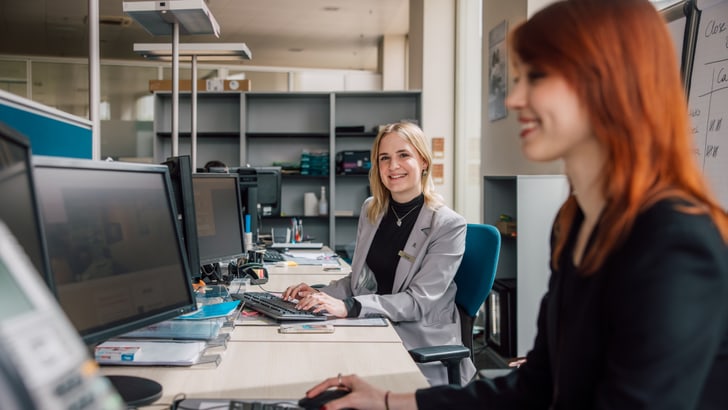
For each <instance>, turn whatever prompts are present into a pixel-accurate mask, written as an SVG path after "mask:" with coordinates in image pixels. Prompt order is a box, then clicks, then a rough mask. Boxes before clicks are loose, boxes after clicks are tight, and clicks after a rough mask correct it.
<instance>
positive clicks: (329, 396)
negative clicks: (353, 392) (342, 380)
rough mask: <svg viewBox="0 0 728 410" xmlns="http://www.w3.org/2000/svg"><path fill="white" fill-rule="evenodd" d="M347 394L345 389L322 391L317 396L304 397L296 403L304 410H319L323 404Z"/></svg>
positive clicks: (347, 391)
mask: <svg viewBox="0 0 728 410" xmlns="http://www.w3.org/2000/svg"><path fill="white" fill-rule="evenodd" d="M347 394H349V390H347V389H334V390H324V391H323V392H321V393H319V394H318V396H314V397H310V398H309V397H304V398H302V399H301V400H299V401H298V405H299V406H300V407H303V408H304V409H305V410H319V409H320V408H321V407H322V406H323V405H324V404H326V403H328V402H330V401H331V400H336V399H338V398H340V397H344V396H346V395H347Z"/></svg>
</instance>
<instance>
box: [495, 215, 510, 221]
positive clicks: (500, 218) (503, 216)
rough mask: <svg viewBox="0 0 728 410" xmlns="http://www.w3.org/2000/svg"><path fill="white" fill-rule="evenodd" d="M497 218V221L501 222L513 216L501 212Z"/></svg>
mask: <svg viewBox="0 0 728 410" xmlns="http://www.w3.org/2000/svg"><path fill="white" fill-rule="evenodd" d="M498 220H499V221H502V222H511V221H513V217H512V216H510V215H506V214H501V215H500V216H499V217H498Z"/></svg>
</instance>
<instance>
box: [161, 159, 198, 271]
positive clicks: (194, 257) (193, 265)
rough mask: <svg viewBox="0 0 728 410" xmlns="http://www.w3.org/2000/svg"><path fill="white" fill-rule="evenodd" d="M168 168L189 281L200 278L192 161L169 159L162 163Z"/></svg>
mask: <svg viewBox="0 0 728 410" xmlns="http://www.w3.org/2000/svg"><path fill="white" fill-rule="evenodd" d="M162 164H163V165H166V166H167V168H169V176H170V178H171V179H172V189H173V192H174V199H175V204H176V205H177V221H178V222H179V223H180V228H181V231H182V239H183V242H184V246H185V250H186V251H187V261H188V264H189V265H190V271H191V273H192V277H191V278H190V279H191V280H193V281H195V279H197V278H198V277H199V276H200V266H201V264H200V249H199V245H198V244H197V219H196V216H195V195H194V191H193V188H192V161H191V160H190V156H189V155H182V156H178V157H170V158H168V159H167V161H165V162H163V163H162Z"/></svg>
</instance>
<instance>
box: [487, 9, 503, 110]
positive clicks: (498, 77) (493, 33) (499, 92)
mask: <svg viewBox="0 0 728 410" xmlns="http://www.w3.org/2000/svg"><path fill="white" fill-rule="evenodd" d="M506 33H507V25H506V21H505V20H503V21H502V22H500V23H499V24H498V25H497V26H495V27H493V29H491V30H490V32H489V33H488V118H489V119H490V120H491V121H495V120H499V119H501V118H505V117H506V115H507V114H508V110H507V109H506V94H507V92H508V87H507V84H508V78H507V76H508V64H507V63H508V59H507V54H506V51H507V49H506Z"/></svg>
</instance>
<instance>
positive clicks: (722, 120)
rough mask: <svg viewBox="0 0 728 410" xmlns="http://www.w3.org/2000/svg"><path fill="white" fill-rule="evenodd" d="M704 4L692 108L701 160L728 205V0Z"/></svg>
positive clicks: (697, 147)
mask: <svg viewBox="0 0 728 410" xmlns="http://www.w3.org/2000/svg"><path fill="white" fill-rule="evenodd" d="M701 3H702V6H703V8H702V9H701V13H700V23H699V25H698V30H697V33H696V43H695V56H694V58H693V67H692V75H691V76H690V78H691V82H690V93H689V95H688V108H689V112H690V117H691V120H692V132H693V136H694V137H695V155H696V156H697V159H698V163H699V164H700V166H701V167H702V169H703V172H704V173H705V175H706V178H707V179H708V181H709V183H710V185H711V187H712V189H713V192H715V194H716V195H717V196H718V199H719V200H720V202H721V203H722V204H723V207H724V208H728V1H726V0H721V1H714V0H712V1H708V2H699V3H698V6H699V7H700V5H701Z"/></svg>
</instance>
